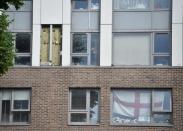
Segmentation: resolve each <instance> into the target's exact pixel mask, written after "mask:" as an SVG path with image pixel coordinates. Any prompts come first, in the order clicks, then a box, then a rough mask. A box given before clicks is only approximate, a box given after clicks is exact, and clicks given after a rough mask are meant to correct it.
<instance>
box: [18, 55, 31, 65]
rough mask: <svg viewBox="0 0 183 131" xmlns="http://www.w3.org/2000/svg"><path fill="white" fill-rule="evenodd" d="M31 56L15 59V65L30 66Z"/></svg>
mask: <svg viewBox="0 0 183 131" xmlns="http://www.w3.org/2000/svg"><path fill="white" fill-rule="evenodd" d="M30 61H31V60H30V56H18V57H15V65H30Z"/></svg>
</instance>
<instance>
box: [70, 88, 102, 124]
mask: <svg viewBox="0 0 183 131" xmlns="http://www.w3.org/2000/svg"><path fill="white" fill-rule="evenodd" d="M69 105H70V107H69V109H70V110H69V123H70V124H73V125H82V124H88V125H90V124H91V125H92V124H98V123H99V91H98V90H96V89H90V90H88V89H71V90H70V104H69Z"/></svg>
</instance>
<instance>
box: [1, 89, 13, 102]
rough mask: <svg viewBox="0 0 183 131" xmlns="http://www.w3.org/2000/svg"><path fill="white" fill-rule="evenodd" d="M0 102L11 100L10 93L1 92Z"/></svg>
mask: <svg viewBox="0 0 183 131" xmlns="http://www.w3.org/2000/svg"><path fill="white" fill-rule="evenodd" d="M2 100H11V91H2Z"/></svg>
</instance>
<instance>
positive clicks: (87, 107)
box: [86, 90, 90, 124]
mask: <svg viewBox="0 0 183 131" xmlns="http://www.w3.org/2000/svg"><path fill="white" fill-rule="evenodd" d="M86 110H87V124H89V123H90V91H89V90H87V92H86Z"/></svg>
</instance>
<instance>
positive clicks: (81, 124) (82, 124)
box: [68, 123, 100, 126]
mask: <svg viewBox="0 0 183 131" xmlns="http://www.w3.org/2000/svg"><path fill="white" fill-rule="evenodd" d="M68 125H69V126H99V125H100V124H85V123H69V124H68Z"/></svg>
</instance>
